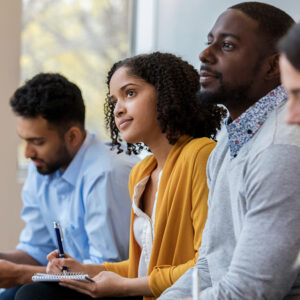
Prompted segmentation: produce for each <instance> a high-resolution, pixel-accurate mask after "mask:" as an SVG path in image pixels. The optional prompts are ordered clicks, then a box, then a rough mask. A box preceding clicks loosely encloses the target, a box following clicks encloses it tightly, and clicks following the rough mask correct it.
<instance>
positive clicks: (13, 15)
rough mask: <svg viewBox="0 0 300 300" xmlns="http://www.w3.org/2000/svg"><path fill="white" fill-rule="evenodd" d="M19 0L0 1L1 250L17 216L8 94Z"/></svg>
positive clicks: (14, 68) (12, 236) (15, 64)
mask: <svg viewBox="0 0 300 300" xmlns="http://www.w3.org/2000/svg"><path fill="white" fill-rule="evenodd" d="M20 28H21V0H9V1H0V40H1V47H0V66H1V67H0V85H1V88H0V120H1V123H0V137H1V148H0V149H1V152H0V199H1V200H0V220H1V221H0V251H2V250H7V249H12V248H14V247H15V245H16V243H17V241H18V237H19V232H20V229H21V228H22V226H23V225H22V222H21V220H20V209H21V201H20V197H19V194H20V186H19V184H18V183H17V135H16V125H15V117H14V116H13V114H12V112H11V110H10V107H9V98H10V96H11V95H12V93H13V92H14V90H15V89H16V88H17V87H18V85H19V56H20Z"/></svg>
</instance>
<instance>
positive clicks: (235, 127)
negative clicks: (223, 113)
mask: <svg viewBox="0 0 300 300" xmlns="http://www.w3.org/2000/svg"><path fill="white" fill-rule="evenodd" d="M286 99H287V93H286V91H285V89H284V88H283V87H282V86H281V85H280V86H278V87H277V88H275V89H274V90H272V91H270V92H269V93H268V94H267V95H265V96H264V97H262V98H261V99H260V100H259V101H257V102H256V103H255V104H254V105H252V106H250V107H249V108H248V109H247V110H246V111H245V112H244V113H243V114H241V115H240V116H239V117H238V118H236V119H235V120H234V121H232V122H231V119H230V117H229V118H228V119H227V121H226V122H225V124H226V129H227V131H228V139H229V150H230V157H231V159H233V158H235V157H236V156H237V155H238V153H239V151H240V149H241V148H242V146H243V145H244V144H246V143H247V142H248V141H249V140H250V139H251V138H252V137H253V136H254V135H255V133H256V132H257V131H258V130H259V129H260V127H261V126H262V125H263V124H264V122H265V121H266V120H267V118H268V116H269V114H270V113H271V112H272V111H273V110H274V108H275V107H277V106H278V105H280V104H281V103H282V102H283V101H286Z"/></svg>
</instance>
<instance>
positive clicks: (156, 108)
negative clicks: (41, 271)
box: [16, 52, 225, 300]
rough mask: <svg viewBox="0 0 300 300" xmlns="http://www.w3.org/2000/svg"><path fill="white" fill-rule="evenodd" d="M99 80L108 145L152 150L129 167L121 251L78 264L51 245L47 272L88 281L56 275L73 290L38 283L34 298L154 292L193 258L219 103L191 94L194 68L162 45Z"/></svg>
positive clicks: (195, 76) (204, 214)
mask: <svg viewBox="0 0 300 300" xmlns="http://www.w3.org/2000/svg"><path fill="white" fill-rule="evenodd" d="M107 86H108V90H109V92H108V95H107V99H106V103H105V116H106V125H107V127H108V128H109V129H110V133H111V139H112V148H113V149H115V148H117V150H118V152H120V151H122V149H121V142H122V139H124V140H125V141H126V142H127V152H128V153H129V154H131V153H140V151H141V150H142V149H143V148H145V147H146V148H147V149H149V150H150V151H151V152H152V155H150V156H148V157H146V158H145V159H144V160H142V161H141V162H140V163H139V164H137V165H136V166H135V167H134V168H133V170H132V172H131V174H130V179H129V192H130V196H131V199H132V202H133V203H132V214H131V232H130V250H129V259H128V260H126V261H122V262H116V263H108V262H104V263H103V264H102V265H83V264H81V263H79V262H77V261H75V260H74V259H73V258H71V257H69V256H67V257H66V258H64V259H58V258H57V257H58V253H57V251H54V252H52V253H50V254H49V256H48V260H49V264H48V271H49V272H51V273H53V272H54V273H56V272H61V270H62V267H63V266H66V267H67V268H68V270H69V271H71V272H75V271H77V272H78V271H81V272H84V273H87V274H89V275H90V276H91V277H93V280H94V282H91V283H85V282H78V281H72V280H61V282H60V285H61V286H63V287H67V288H71V289H73V290H75V291H71V290H68V289H63V288H61V289H60V290H59V288H58V286H57V287H55V288H54V290H56V292H55V293H54V295H55V297H54V296H53V295H52V296H51V295H50V294H51V293H49V289H48V291H47V289H44V292H43V291H42V289H40V293H44V294H45V298H43V297H40V298H38V299H48V298H49V299H50V298H51V297H52V298H51V299H53V297H54V298H55V299H65V298H66V297H69V298H71V297H72V299H77V298H78V299H90V297H93V298H97V297H98V298H103V297H130V296H144V297H146V298H157V297H158V296H159V295H160V294H161V293H162V292H163V291H164V290H165V289H167V288H168V287H170V286H171V285H172V284H173V283H174V282H175V281H176V280H177V279H178V278H179V277H180V276H181V275H182V274H183V273H184V272H185V271H187V270H188V269H189V268H191V267H192V266H193V265H194V264H195V262H196V259H197V255H198V249H199V247H200V243H201V237H202V230H203V228H204V225H205V221H206V217H207V197H208V188H207V185H206V162H207V159H208V156H209V154H210V152H211V151H212V149H213V148H214V146H215V142H214V141H213V140H212V139H211V138H214V137H215V135H216V132H217V129H219V128H220V124H221V120H222V118H223V117H224V115H225V112H224V110H223V109H222V108H220V107H217V106H214V105H211V106H202V105H201V104H200V103H198V102H197V100H196V93H197V91H198V90H199V75H198V72H197V71H196V70H195V69H194V68H193V67H192V66H191V65H189V64H188V63H187V62H185V61H183V60H182V59H181V58H179V57H176V56H175V55H172V54H168V53H160V52H155V53H152V54H147V55H139V56H135V57H132V58H127V59H125V60H122V61H119V62H118V63H116V64H114V65H113V67H112V68H111V70H110V71H109V73H108V78H107ZM116 184H118V183H117V182H116ZM116 222H117V220H116ZM99 234H101V233H99ZM58 290H59V292H58ZM45 291H46V292H45ZM77 292H80V293H83V294H85V295H83V294H80V293H77ZM59 295H60V296H59ZM30 297H31V298H30V299H34V298H33V294H32V290H31V293H30ZM16 299H18V300H19V299H25V298H22V297H19V298H18V297H17V298H16Z"/></svg>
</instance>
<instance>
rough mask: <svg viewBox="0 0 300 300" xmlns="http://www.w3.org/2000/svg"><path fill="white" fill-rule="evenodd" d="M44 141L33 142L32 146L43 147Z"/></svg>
mask: <svg viewBox="0 0 300 300" xmlns="http://www.w3.org/2000/svg"><path fill="white" fill-rule="evenodd" d="M44 143H45V142H44V141H35V142H33V144H34V145H35V146H42V145H44Z"/></svg>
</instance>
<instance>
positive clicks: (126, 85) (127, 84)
mask: <svg viewBox="0 0 300 300" xmlns="http://www.w3.org/2000/svg"><path fill="white" fill-rule="evenodd" d="M129 85H137V84H135V83H131V82H129V83H126V84H125V85H123V86H122V87H121V90H122V91H124V90H125V89H126V88H127V87H128V86H129Z"/></svg>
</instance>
